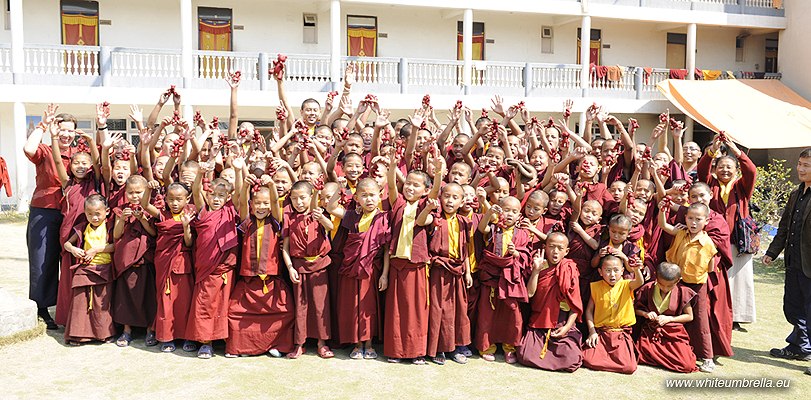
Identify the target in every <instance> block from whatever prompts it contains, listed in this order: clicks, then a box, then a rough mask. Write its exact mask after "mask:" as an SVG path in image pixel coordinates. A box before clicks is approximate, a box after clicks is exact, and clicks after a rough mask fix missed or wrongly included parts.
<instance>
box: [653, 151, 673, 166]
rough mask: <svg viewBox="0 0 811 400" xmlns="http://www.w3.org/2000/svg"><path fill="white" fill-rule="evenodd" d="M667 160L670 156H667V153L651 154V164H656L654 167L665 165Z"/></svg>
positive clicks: (668, 160)
mask: <svg viewBox="0 0 811 400" xmlns="http://www.w3.org/2000/svg"><path fill="white" fill-rule="evenodd" d="M669 162H670V157H668V156H667V153H656V154H655V155H654V156H653V164H654V165H655V166H656V169H660V168H662V167H665V166H667V164H668V163H669Z"/></svg>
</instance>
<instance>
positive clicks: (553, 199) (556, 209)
mask: <svg viewBox="0 0 811 400" xmlns="http://www.w3.org/2000/svg"><path fill="white" fill-rule="evenodd" d="M567 200H569V198H568V196H566V193H563V192H555V193H554V194H553V195H552V196H549V214H552V215H558V214H560V211H561V210H563V206H564V205H566V201H567Z"/></svg>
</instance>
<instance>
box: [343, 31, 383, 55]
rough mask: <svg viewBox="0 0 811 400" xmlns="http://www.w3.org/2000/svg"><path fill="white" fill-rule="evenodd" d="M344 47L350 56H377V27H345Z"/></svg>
mask: <svg viewBox="0 0 811 400" xmlns="http://www.w3.org/2000/svg"><path fill="white" fill-rule="evenodd" d="M346 47H347V49H346V51H347V55H348V56H350V57H377V28H369V27H353V26H348V27H346Z"/></svg>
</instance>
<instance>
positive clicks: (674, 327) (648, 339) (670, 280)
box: [634, 262, 698, 372]
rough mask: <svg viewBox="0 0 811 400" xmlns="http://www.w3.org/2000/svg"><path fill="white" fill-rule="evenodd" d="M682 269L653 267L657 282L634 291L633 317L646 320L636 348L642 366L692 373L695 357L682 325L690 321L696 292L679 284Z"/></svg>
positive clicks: (694, 369) (668, 264) (667, 265)
mask: <svg viewBox="0 0 811 400" xmlns="http://www.w3.org/2000/svg"><path fill="white" fill-rule="evenodd" d="M680 279H681V269H680V267H679V266H678V265H676V264H671V263H667V262H662V263H659V265H657V266H656V281H654V282H648V283H646V284H645V285H644V286H642V287H641V288H639V290H638V291H637V292H636V299H635V300H634V307H635V308H636V316H637V317H642V318H645V319H647V321H646V322H645V324H644V325H643V327H642V332H641V334H640V336H639V341H638V342H637V346H636V349H637V351H638V352H639V362H640V363H641V364H648V365H657V366H662V367H664V368H667V369H669V370H671V371H676V372H695V371H697V370H698V368H696V356H695V354H693V349H692V348H691V347H690V337H689V336H688V335H687V331H686V330H685V329H684V324H686V323H688V322H691V321H692V320H693V307H692V306H691V305H690V302H691V300H692V299H693V297H694V296H695V292H694V291H693V290H692V289H690V288H688V287H687V286H684V285H679V280H680Z"/></svg>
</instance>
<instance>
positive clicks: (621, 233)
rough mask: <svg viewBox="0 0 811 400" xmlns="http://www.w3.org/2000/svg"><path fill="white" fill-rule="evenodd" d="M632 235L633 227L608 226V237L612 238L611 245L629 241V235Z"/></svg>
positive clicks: (621, 225) (623, 225)
mask: <svg viewBox="0 0 811 400" xmlns="http://www.w3.org/2000/svg"><path fill="white" fill-rule="evenodd" d="M629 233H631V227H630V226H628V225H625V224H611V225H609V226H608V237H609V238H611V243H613V244H614V245H619V244H621V243H623V242H625V241H626V240H628V234H629Z"/></svg>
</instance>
